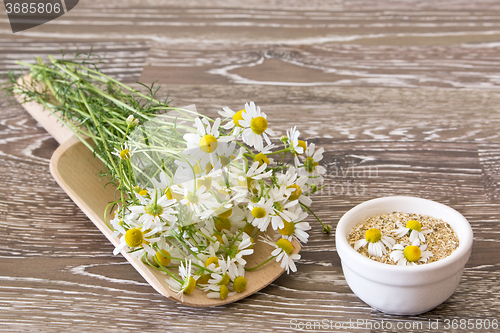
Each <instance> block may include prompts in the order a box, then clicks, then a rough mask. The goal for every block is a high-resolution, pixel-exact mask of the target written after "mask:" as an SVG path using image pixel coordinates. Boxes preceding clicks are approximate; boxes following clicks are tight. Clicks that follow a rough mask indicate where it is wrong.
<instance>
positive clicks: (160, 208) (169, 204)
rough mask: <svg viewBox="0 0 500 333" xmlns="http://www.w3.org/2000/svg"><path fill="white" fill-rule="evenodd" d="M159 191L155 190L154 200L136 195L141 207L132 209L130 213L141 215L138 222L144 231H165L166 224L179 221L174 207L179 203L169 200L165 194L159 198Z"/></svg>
mask: <svg viewBox="0 0 500 333" xmlns="http://www.w3.org/2000/svg"><path fill="white" fill-rule="evenodd" d="M158 192H159V190H157V189H155V190H154V195H152V198H151V199H149V198H146V197H143V196H141V195H138V194H136V198H137V199H138V200H139V202H140V205H139V206H132V207H130V211H131V212H132V213H135V214H137V215H139V216H140V217H139V220H138V222H139V223H140V224H142V231H145V230H148V229H153V231H155V232H161V231H163V230H164V226H165V223H173V222H175V221H177V216H176V215H174V214H177V211H175V210H174V209H173V206H174V205H175V204H176V203H177V201H176V200H169V199H168V198H167V196H166V195H165V194H163V195H161V196H160V197H159V198H158Z"/></svg>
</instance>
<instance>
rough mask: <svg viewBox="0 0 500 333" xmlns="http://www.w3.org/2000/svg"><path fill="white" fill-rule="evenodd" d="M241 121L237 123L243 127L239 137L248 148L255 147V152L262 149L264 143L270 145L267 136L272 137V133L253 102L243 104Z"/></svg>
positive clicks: (262, 114) (264, 115) (265, 118)
mask: <svg viewBox="0 0 500 333" xmlns="http://www.w3.org/2000/svg"><path fill="white" fill-rule="evenodd" d="M241 116H242V117H243V119H242V120H239V121H238V124H239V126H241V127H243V128H244V129H243V133H242V134H241V137H242V139H243V142H245V143H246V144H247V145H249V146H250V147H255V149H257V151H259V152H260V151H262V149H264V141H263V139H264V140H265V141H266V142H267V144H268V145H269V144H271V140H270V139H269V136H268V135H274V132H273V131H272V130H271V129H270V128H268V127H267V116H266V114H265V113H264V112H261V111H260V107H258V106H255V103H254V102H250V103H247V104H245V112H242V113H241Z"/></svg>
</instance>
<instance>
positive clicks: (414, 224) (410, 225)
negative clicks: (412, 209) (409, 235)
mask: <svg viewBox="0 0 500 333" xmlns="http://www.w3.org/2000/svg"><path fill="white" fill-rule="evenodd" d="M406 227H407V228H409V229H411V230H417V231H418V232H420V231H421V230H422V225H421V224H420V222H418V221H415V220H410V221H408V222H406Z"/></svg>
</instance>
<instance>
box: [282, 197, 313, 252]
mask: <svg viewBox="0 0 500 333" xmlns="http://www.w3.org/2000/svg"><path fill="white" fill-rule="evenodd" d="M294 214H295V215H296V216H297V218H295V219H294V220H292V221H290V222H288V221H283V224H284V226H283V228H281V229H278V232H279V233H280V234H281V237H282V238H284V239H287V240H289V241H290V242H291V241H292V239H293V238H295V239H297V240H298V241H300V242H302V243H304V244H305V243H307V241H308V239H309V234H308V233H307V232H306V231H309V230H311V226H310V225H309V223H308V222H303V220H304V219H305V218H306V217H307V213H306V212H304V211H303V210H302V208H300V206H299V205H297V206H296V208H295V211H294ZM276 236H278V235H276Z"/></svg>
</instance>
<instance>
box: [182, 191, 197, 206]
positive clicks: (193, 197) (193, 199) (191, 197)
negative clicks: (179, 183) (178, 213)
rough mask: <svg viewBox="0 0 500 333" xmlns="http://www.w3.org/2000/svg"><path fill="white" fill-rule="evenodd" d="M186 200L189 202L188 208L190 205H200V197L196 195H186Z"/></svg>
mask: <svg viewBox="0 0 500 333" xmlns="http://www.w3.org/2000/svg"><path fill="white" fill-rule="evenodd" d="M184 198H185V199H187V201H189V202H188V203H187V204H188V206H189V205H190V204H192V203H193V204H197V203H198V197H197V196H196V193H188V195H186V196H185V197H184Z"/></svg>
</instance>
